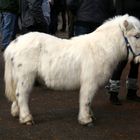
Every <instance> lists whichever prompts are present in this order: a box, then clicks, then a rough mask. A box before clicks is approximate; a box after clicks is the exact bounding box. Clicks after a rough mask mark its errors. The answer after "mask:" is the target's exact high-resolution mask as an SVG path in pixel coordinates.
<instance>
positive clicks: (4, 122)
mask: <svg viewBox="0 0 140 140" xmlns="http://www.w3.org/2000/svg"><path fill="white" fill-rule="evenodd" d="M3 73H4V63H3V57H2V53H0V140H140V111H139V110H140V103H136V102H130V101H128V100H126V99H125V97H126V89H125V84H124V81H123V80H122V81H123V82H122V83H123V85H122V87H121V91H120V92H121V93H120V95H119V97H120V99H121V100H122V103H123V104H122V105H121V106H114V105H111V104H110V102H109V95H108V93H107V91H106V90H105V89H100V90H99V91H98V92H97V94H96V96H95V98H94V99H93V111H94V115H95V117H96V120H95V122H94V127H93V128H88V127H84V126H81V125H80V124H79V123H78V121H77V116H78V108H79V107H78V100H79V99H78V97H79V91H52V90H48V89H46V88H45V87H43V86H40V87H34V88H33V91H32V93H31V98H30V109H31V112H32V114H33V117H34V121H35V125H33V126H25V125H21V124H19V121H18V118H13V117H12V116H11V114H10V105H11V103H10V102H9V101H8V100H7V99H6V98H5V95H4V81H3ZM93 84H94V83H93Z"/></svg>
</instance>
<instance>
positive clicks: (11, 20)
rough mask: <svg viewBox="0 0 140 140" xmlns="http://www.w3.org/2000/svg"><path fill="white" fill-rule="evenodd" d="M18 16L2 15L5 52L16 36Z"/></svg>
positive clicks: (4, 13) (6, 13)
mask: <svg viewBox="0 0 140 140" xmlns="http://www.w3.org/2000/svg"><path fill="white" fill-rule="evenodd" d="M16 24H17V16H16V15H15V14H12V13H8V12H3V13H2V27H1V34H2V50H4V49H5V48H6V47H7V46H8V44H9V43H10V41H11V40H13V39H14V38H15V36H16Z"/></svg>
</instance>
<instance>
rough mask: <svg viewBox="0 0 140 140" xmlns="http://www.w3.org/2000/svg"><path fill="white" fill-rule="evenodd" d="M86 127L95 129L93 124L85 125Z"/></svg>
mask: <svg viewBox="0 0 140 140" xmlns="http://www.w3.org/2000/svg"><path fill="white" fill-rule="evenodd" d="M84 126H86V127H89V128H93V127H94V126H95V125H94V124H93V122H90V123H88V124H85V125H84Z"/></svg>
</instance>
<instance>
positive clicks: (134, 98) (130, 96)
mask: <svg viewBox="0 0 140 140" xmlns="http://www.w3.org/2000/svg"><path fill="white" fill-rule="evenodd" d="M127 100H131V101H135V102H140V97H139V96H137V91H136V90H133V89H128V93H127Z"/></svg>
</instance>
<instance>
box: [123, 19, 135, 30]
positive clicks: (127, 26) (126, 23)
mask: <svg viewBox="0 0 140 140" xmlns="http://www.w3.org/2000/svg"><path fill="white" fill-rule="evenodd" d="M123 26H124V28H125V29H126V30H127V31H128V30H130V29H132V27H133V26H132V24H131V23H129V22H128V21H127V20H124V22H123Z"/></svg>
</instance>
